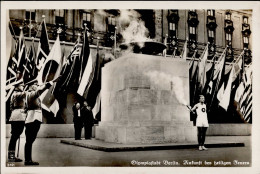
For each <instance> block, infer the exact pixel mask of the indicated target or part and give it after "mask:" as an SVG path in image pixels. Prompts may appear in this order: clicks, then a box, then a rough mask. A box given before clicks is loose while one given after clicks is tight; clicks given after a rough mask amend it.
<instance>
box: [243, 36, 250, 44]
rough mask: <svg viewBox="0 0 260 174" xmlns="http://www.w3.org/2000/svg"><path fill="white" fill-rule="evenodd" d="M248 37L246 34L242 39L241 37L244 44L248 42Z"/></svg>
mask: <svg viewBox="0 0 260 174" xmlns="http://www.w3.org/2000/svg"><path fill="white" fill-rule="evenodd" d="M248 40H249V39H248V37H246V36H244V39H243V41H244V44H248V43H249V41H248Z"/></svg>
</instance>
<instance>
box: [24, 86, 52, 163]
mask: <svg viewBox="0 0 260 174" xmlns="http://www.w3.org/2000/svg"><path fill="white" fill-rule="evenodd" d="M52 85H53V82H48V83H46V84H45V85H42V86H38V84H37V83H34V84H33V85H31V86H30V87H29V90H28V92H27V94H26V101H27V117H26V120H25V136H26V143H25V146H24V155H25V162H24V164H25V165H39V163H38V162H34V161H33V160H32V145H33V142H34V141H35V139H36V137H37V133H38V131H39V129H40V126H41V122H42V108H41V100H40V98H39V97H40V95H41V94H42V93H43V92H44V91H45V90H46V89H48V88H50V87H51V86H52Z"/></svg>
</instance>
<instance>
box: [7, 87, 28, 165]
mask: <svg viewBox="0 0 260 174" xmlns="http://www.w3.org/2000/svg"><path fill="white" fill-rule="evenodd" d="M23 90H24V84H22V83H21V84H16V86H15V89H14V93H13V95H12V97H11V103H10V109H11V112H12V114H11V117H10V119H9V121H10V122H11V134H12V135H11V138H10V142H9V147H8V161H9V162H22V161H23V160H21V159H20V158H16V157H15V147H16V142H17V140H18V139H19V138H20V135H21V134H22V132H23V129H24V122H25V117H26V114H25V110H24V109H25V96H26V95H25V92H24V91H23Z"/></svg>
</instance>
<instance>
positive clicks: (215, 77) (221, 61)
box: [208, 49, 226, 110]
mask: <svg viewBox="0 0 260 174" xmlns="http://www.w3.org/2000/svg"><path fill="white" fill-rule="evenodd" d="M225 57H226V49H225V50H224V51H223V53H222V54H221V56H220V57H219V58H218V62H217V63H216V64H215V68H214V72H213V74H212V77H211V80H210V82H209V86H210V87H211V88H212V89H211V90H210V91H209V94H210V97H209V99H210V101H209V103H208V108H209V110H210V108H211V106H212V104H213V102H214V100H215V95H216V93H217V92H218V90H219V86H220V82H221V78H222V75H223V69H225ZM220 87H221V86H220ZM221 90H222V89H221Z"/></svg>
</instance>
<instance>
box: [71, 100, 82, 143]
mask: <svg viewBox="0 0 260 174" xmlns="http://www.w3.org/2000/svg"><path fill="white" fill-rule="evenodd" d="M72 111H73V122H74V130H75V140H81V131H82V127H83V121H82V114H81V106H80V103H79V102H76V103H75V104H74V105H73V107H72Z"/></svg>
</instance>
